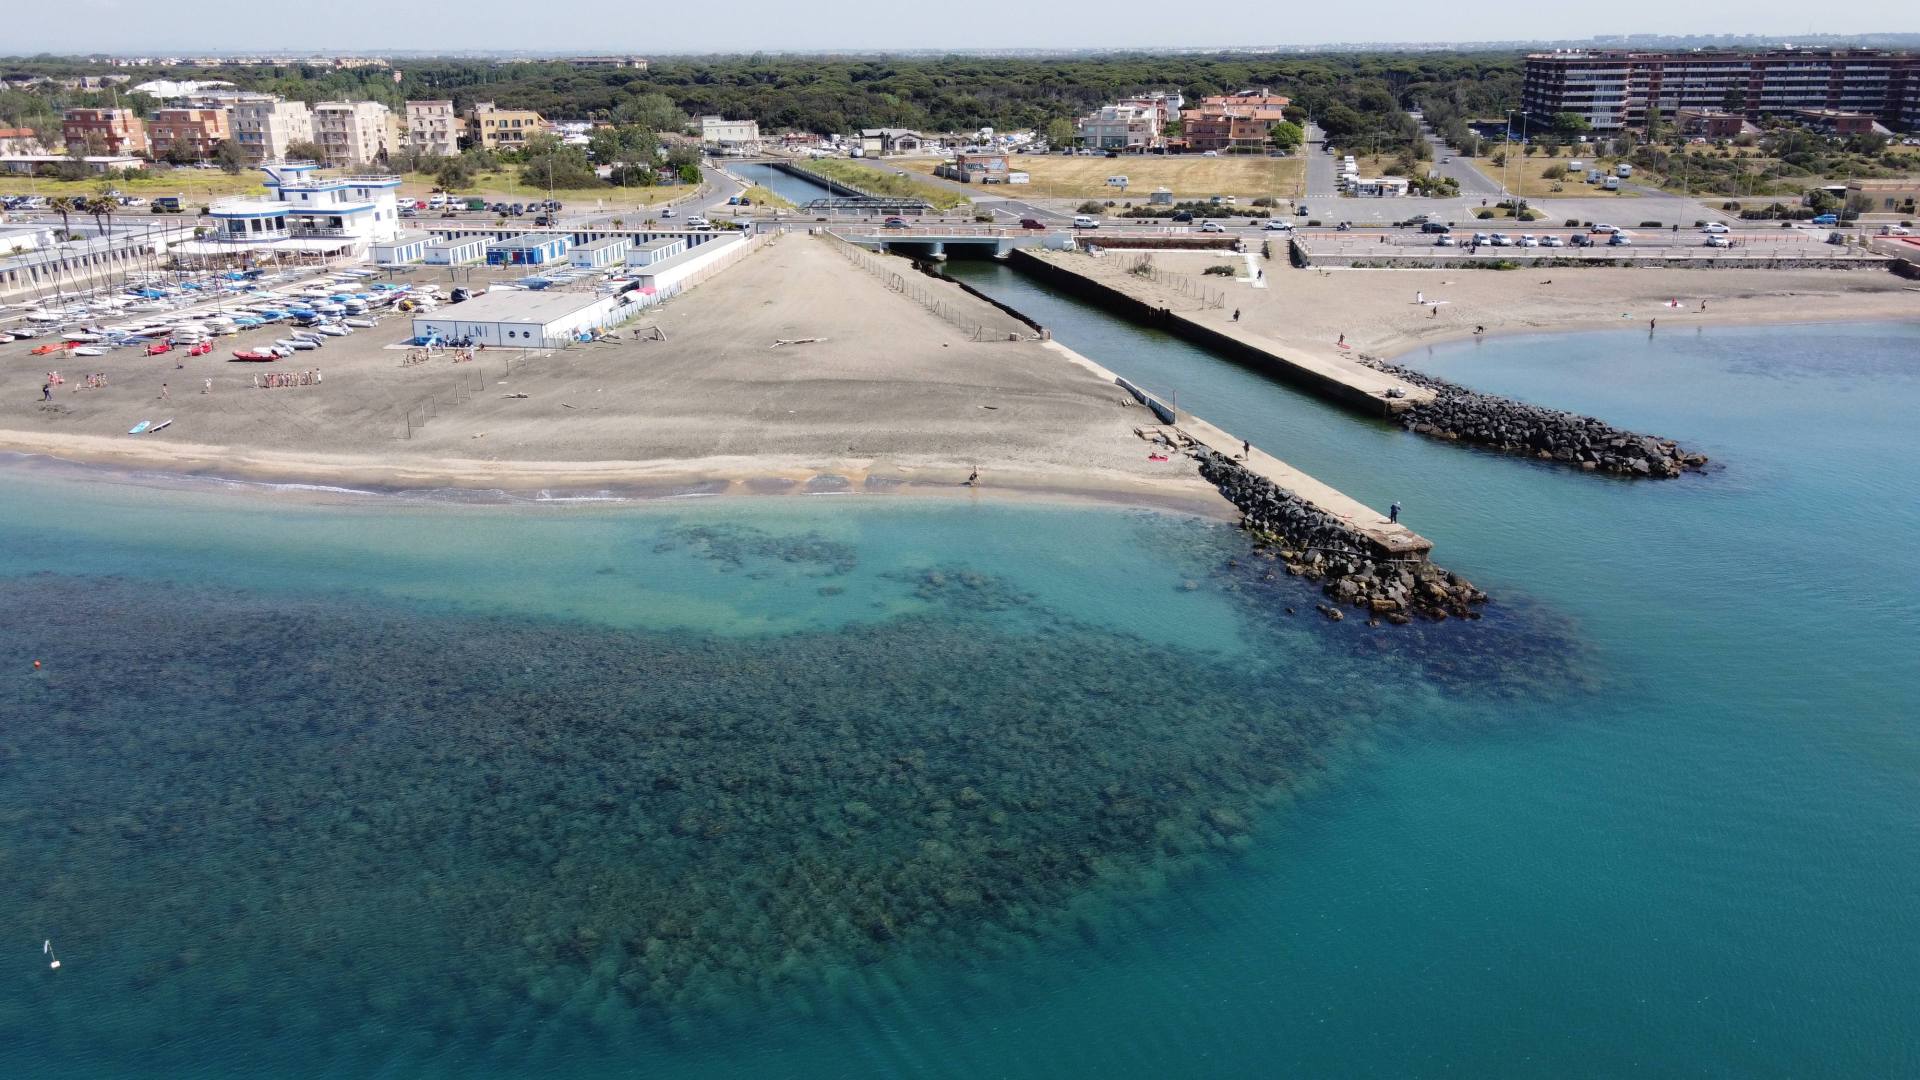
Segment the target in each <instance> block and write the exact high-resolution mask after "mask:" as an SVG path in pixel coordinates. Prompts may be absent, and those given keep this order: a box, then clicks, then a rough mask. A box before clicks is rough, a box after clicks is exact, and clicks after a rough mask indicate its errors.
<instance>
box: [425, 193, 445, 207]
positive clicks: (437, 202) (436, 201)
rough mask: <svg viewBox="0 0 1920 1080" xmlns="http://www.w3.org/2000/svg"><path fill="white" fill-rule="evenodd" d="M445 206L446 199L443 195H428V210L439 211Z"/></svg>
mask: <svg viewBox="0 0 1920 1080" xmlns="http://www.w3.org/2000/svg"><path fill="white" fill-rule="evenodd" d="M446 205H447V197H446V196H445V195H430V196H428V197H427V209H429V210H439V209H441V208H442V207H445V206H446Z"/></svg>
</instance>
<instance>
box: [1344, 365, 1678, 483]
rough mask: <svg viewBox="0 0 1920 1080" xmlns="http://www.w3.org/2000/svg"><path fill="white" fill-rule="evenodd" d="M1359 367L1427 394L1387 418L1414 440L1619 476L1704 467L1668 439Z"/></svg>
mask: <svg viewBox="0 0 1920 1080" xmlns="http://www.w3.org/2000/svg"><path fill="white" fill-rule="evenodd" d="M1359 361H1360V362H1361V363H1363V364H1365V365H1367V366H1368V367H1371V368H1373V369H1374V370H1376V371H1380V372H1384V373H1386V374H1389V375H1393V376H1395V377H1396V378H1399V379H1402V380H1405V381H1406V382H1410V383H1414V384H1415V385H1418V386H1420V387H1422V388H1423V389H1426V390H1430V391H1432V393H1433V397H1432V398H1431V399H1430V400H1427V401H1423V402H1419V403H1416V404H1413V405H1411V406H1409V407H1408V408H1406V409H1405V410H1403V411H1401V412H1400V413H1398V414H1396V416H1395V417H1394V418H1395V419H1396V420H1398V421H1399V423H1400V426H1402V427H1404V428H1406V429H1407V430H1408V431H1411V432H1414V433H1415V434H1419V435H1428V436H1431V437H1433V438H1436V439H1445V440H1449V441H1460V442H1467V443H1474V444H1477V445H1480V446H1487V447H1491V448H1493V449H1495V450H1500V451H1503V452H1505V453H1510V454H1525V455H1527V456H1529V457H1533V458H1537V459H1539V460H1541V461H1553V462H1559V463H1560V464H1563V465H1570V466H1573V467H1574V468H1577V469H1581V470H1584V471H1587V472H1604V473H1613V474H1615V475H1619V476H1645V477H1658V478H1671V477H1676V476H1679V475H1680V474H1681V473H1683V472H1685V471H1687V470H1689V469H1700V468H1704V467H1705V466H1706V464H1707V456H1706V455H1705V454H1693V453H1688V452H1687V451H1685V450H1683V449H1681V448H1680V446H1679V445H1678V444H1676V443H1675V442H1674V441H1673V440H1671V439H1662V438H1659V437H1657V436H1653V435H1642V434H1639V433H1637V432H1632V431H1623V430H1621V429H1620V428H1617V427H1614V426H1613V425H1611V424H1608V423H1606V422H1605V421H1602V420H1596V419H1594V418H1593V417H1591V416H1581V415H1579V414H1577V413H1570V412H1562V411H1560V410H1558V409H1547V408H1542V407H1541V406H1538V405H1529V404H1527V403H1526V402H1524V401H1515V400H1514V399H1512V398H1508V397H1501V396H1500V395H1498V394H1483V393H1481V392H1480V391H1478V390H1470V389H1468V388H1467V387H1464V386H1461V385H1460V384H1458V383H1454V382H1449V381H1447V380H1446V379H1440V378H1436V377H1434V376H1432V375H1426V374H1422V373H1421V372H1418V371H1415V370H1413V369H1412V368H1408V367H1402V366H1400V365H1399V364H1391V363H1388V362H1387V361H1385V360H1382V359H1380V358H1378V357H1374V356H1361V357H1359Z"/></svg>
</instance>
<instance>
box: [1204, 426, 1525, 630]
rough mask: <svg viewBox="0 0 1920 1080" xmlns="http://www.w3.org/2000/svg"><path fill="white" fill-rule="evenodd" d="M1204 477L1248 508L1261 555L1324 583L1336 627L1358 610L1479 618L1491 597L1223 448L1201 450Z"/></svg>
mask: <svg viewBox="0 0 1920 1080" xmlns="http://www.w3.org/2000/svg"><path fill="white" fill-rule="evenodd" d="M1194 457H1195V458H1196V459H1197V460H1198V461H1199V462H1200V475H1201V477H1203V478H1204V479H1205V480H1206V481H1207V482H1208V483H1210V484H1213V485H1214V486H1215V487H1216V488H1218V489H1219V490H1220V494H1222V495H1224V496H1226V498H1227V500H1228V501H1229V502H1231V503H1233V505H1234V506H1236V507H1238V508H1239V509H1240V512H1241V514H1242V515H1244V520H1243V521H1242V526H1243V527H1244V528H1245V529H1246V530H1247V531H1248V532H1250V533H1252V534H1253V536H1254V539H1255V542H1256V543H1255V547H1254V554H1255V556H1256V557H1259V558H1267V559H1272V560H1274V561H1276V562H1279V563H1280V564H1281V566H1282V567H1283V568H1284V569H1285V570H1286V572H1287V573H1289V574H1292V575H1294V576H1296V577H1303V578H1306V579H1308V580H1309V581H1317V582H1320V583H1321V591H1322V592H1324V593H1325V594H1326V595H1327V598H1328V599H1329V600H1330V601H1332V603H1329V604H1321V605H1319V610H1320V613H1321V614H1323V615H1325V616H1326V617H1327V618H1329V619H1332V620H1334V621H1336V622H1338V621H1340V620H1342V619H1344V618H1345V615H1344V614H1343V613H1342V612H1341V610H1340V605H1350V606H1352V607H1355V608H1358V609H1360V610H1362V611H1365V612H1367V613H1369V615H1370V616H1373V617H1378V618H1383V619H1385V620H1387V621H1388V622H1391V623H1394V624H1396V625H1405V624H1407V623H1409V622H1412V621H1413V619H1414V618H1415V617H1420V618H1427V619H1434V620H1439V619H1446V618H1448V617H1450V616H1451V617H1457V618H1464V619H1478V618H1479V617H1480V611H1479V608H1480V605H1482V604H1485V603H1486V602H1487V594H1486V593H1484V592H1482V591H1480V590H1479V589H1477V588H1475V587H1474V586H1473V583H1472V582H1470V581H1467V580H1466V579H1464V578H1462V577H1460V576H1459V575H1458V574H1455V573H1453V572H1452V571H1450V570H1447V569H1445V568H1444V567H1441V566H1438V565H1436V564H1434V563H1432V562H1430V561H1428V560H1427V559H1426V557H1425V553H1424V551H1414V552H1395V551H1390V550H1386V549H1384V548H1382V547H1381V546H1380V545H1379V544H1378V543H1376V542H1375V541H1374V540H1373V538H1371V537H1369V536H1368V535H1367V534H1366V533H1364V532H1362V531H1360V530H1359V529H1356V528H1354V527H1353V526H1352V525H1351V524H1350V523H1348V522H1346V521H1344V520H1342V519H1340V518H1338V517H1336V516H1334V515H1333V514H1330V513H1328V512H1326V511H1325V510H1322V509H1320V508H1319V507H1317V506H1315V505H1314V504H1312V503H1310V502H1308V501H1307V500H1305V499H1303V498H1301V497H1300V496H1299V495H1296V494H1294V493H1293V492H1291V491H1288V490H1287V489H1285V488H1283V487H1281V486H1280V485H1278V484H1276V483H1274V482H1273V481H1271V480H1269V479H1267V478H1266V477H1263V476H1260V475H1257V474H1256V473H1254V472H1253V471H1252V470H1250V469H1247V468H1246V467H1244V466H1242V465H1241V464H1240V463H1239V462H1237V461H1235V460H1233V459H1232V458H1230V457H1228V456H1227V455H1225V454H1222V453H1220V452H1219V451H1217V450H1212V449H1208V448H1206V447H1205V446H1201V447H1200V448H1199V449H1197V450H1196V451H1195V452H1194Z"/></svg>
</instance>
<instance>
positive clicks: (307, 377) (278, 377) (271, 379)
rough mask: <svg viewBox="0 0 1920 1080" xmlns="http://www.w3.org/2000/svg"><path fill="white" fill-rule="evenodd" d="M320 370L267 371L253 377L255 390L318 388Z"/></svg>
mask: <svg viewBox="0 0 1920 1080" xmlns="http://www.w3.org/2000/svg"><path fill="white" fill-rule="evenodd" d="M318 385H320V369H319V368H309V369H308V370H306V371H269V372H267V373H266V374H265V375H255V376H254V377H253V388H254V389H255V390H277V389H279V388H280V387H283V386H318Z"/></svg>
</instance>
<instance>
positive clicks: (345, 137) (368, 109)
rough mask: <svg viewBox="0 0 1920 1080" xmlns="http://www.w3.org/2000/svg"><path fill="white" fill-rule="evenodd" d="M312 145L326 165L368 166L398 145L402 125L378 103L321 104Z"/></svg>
mask: <svg viewBox="0 0 1920 1080" xmlns="http://www.w3.org/2000/svg"><path fill="white" fill-rule="evenodd" d="M313 141H314V142H316V143H318V144H319V146H320V153H321V157H322V163H323V164H325V165H328V166H331V167H334V168H338V167H341V166H346V165H369V164H373V163H375V162H384V161H386V159H387V154H388V152H389V151H391V150H392V149H393V147H395V146H396V145H398V144H399V141H400V124H399V121H398V120H396V119H395V118H394V115H393V110H391V109H389V108H387V107H386V106H385V105H382V104H381V103H380V102H378V101H322V102H320V103H318V104H316V105H315V106H314V107H313Z"/></svg>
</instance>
